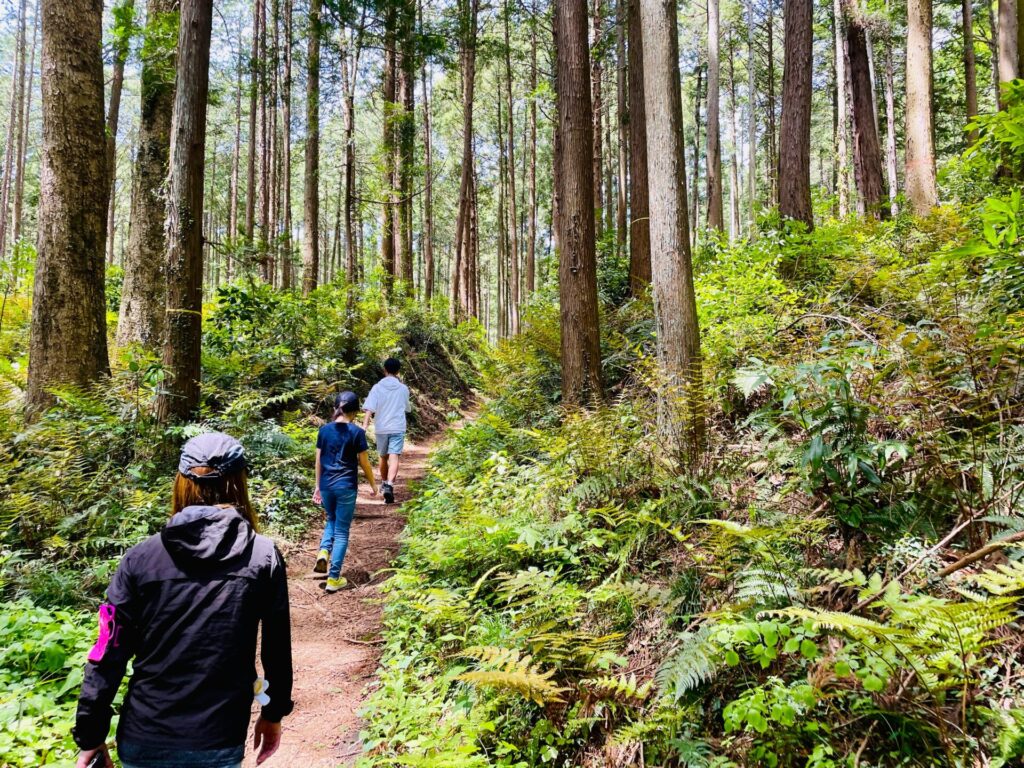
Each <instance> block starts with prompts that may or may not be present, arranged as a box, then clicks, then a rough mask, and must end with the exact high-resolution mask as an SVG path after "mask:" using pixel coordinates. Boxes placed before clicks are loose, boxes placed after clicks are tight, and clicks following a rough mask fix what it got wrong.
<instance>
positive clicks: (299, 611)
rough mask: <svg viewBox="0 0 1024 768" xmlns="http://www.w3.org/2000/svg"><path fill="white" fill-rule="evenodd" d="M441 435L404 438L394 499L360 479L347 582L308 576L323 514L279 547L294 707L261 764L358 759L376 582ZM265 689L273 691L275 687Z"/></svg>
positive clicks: (306, 765)
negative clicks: (330, 585) (342, 585)
mask: <svg viewBox="0 0 1024 768" xmlns="http://www.w3.org/2000/svg"><path fill="white" fill-rule="evenodd" d="M444 435H445V431H441V432H439V433H438V434H436V435H434V436H432V437H430V438H426V439H424V440H422V441H419V442H415V443H413V442H410V441H407V442H406V448H405V451H404V452H403V454H402V466H401V470H400V476H399V478H398V481H397V483H396V484H395V502H396V503H395V504H392V505H390V506H385V504H384V500H383V499H382V498H381V497H380V496H377V497H376V498H371V497H370V488H369V486H368V485H367V484H366V483H365V481H364V482H361V483H360V486H359V498H358V500H357V501H356V514H355V519H354V520H353V521H352V529H351V534H350V539H349V548H348V552H347V554H346V556H345V565H344V568H343V570H342V575H343V576H345V578H347V579H348V581H349V587H347V588H346V589H343V590H341V591H340V592H337V593H335V594H327V593H325V592H324V590H323V588H324V586H325V584H326V583H327V582H326V578H325V577H324V576H322V575H318V574H314V573H313V563H314V560H315V559H316V553H317V550H318V548H319V543H320V535H321V533H322V532H323V527H322V525H323V522H322V516H321V517H320V518H316V519H315V520H314V521H313V522H312V523H311V524H310V528H309V530H308V531H307V532H306V534H305V536H304V537H303V539H302V541H301V542H300V543H297V544H292V545H290V546H289V545H282V547H283V549H284V555H285V559H286V560H287V562H288V595H289V599H290V601H291V621H292V661H293V666H294V669H295V682H294V686H293V691H292V698H293V700H294V701H295V710H294V711H293V712H292V714H291V715H289V716H288V717H286V718H285V719H284V730H283V734H282V737H281V748H280V749H279V750H278V751H277V754H275V755H274V756H273V757H272V758H270V760H268V761H267V762H266V763H264V766H266V768H336V767H337V766H342V765H351V764H352V763H353V762H354V761H355V758H356V757H358V756H359V754H360V752H361V746H360V743H359V728H360V725H361V721H360V719H359V715H358V714H357V713H358V711H359V708H360V707H361V706H362V702H363V698H364V696H363V694H364V691H365V688H366V686H367V684H368V683H369V682H370V681H371V680H372V679H373V678H374V674H375V672H376V670H377V661H378V659H379V658H380V647H381V635H380V632H381V605H380V603H379V599H380V596H381V593H380V585H381V584H382V583H383V582H384V581H385V580H386V579H387V575H386V574H382V573H379V571H381V569H384V568H387V567H388V566H389V565H390V564H391V562H392V560H393V559H394V557H395V555H396V554H397V553H398V548H399V541H398V539H399V535H400V534H401V532H402V529H403V528H404V526H405V518H404V516H403V515H402V505H403V503H404V502H405V501H407V500H408V499H409V498H410V497H411V495H412V494H411V493H410V491H409V484H410V483H414V482H416V481H418V480H420V479H422V478H423V476H424V475H425V473H426V468H427V459H428V457H429V456H430V452H431V450H432V449H433V447H434V446H435V445H436V443H437V442H438V441H439V440H440V439H442V438H443V437H444ZM374 469H375V470H376V467H374ZM310 503H311V504H312V502H310ZM268 693H269V694H270V695H271V696H273V695H274V691H273V688H271V689H270V690H268ZM253 722H255V718H253ZM246 751H247V754H246V759H245V762H244V763H243V766H244V768H253V766H255V765H256V757H255V753H253V751H252V726H251V725H250V729H249V744H248V746H247V750H246Z"/></svg>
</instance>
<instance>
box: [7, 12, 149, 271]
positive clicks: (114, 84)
mask: <svg viewBox="0 0 1024 768" xmlns="http://www.w3.org/2000/svg"><path fill="white" fill-rule="evenodd" d="M21 4H22V8H23V9H24V5H25V0H21ZM120 7H121V8H122V12H124V13H126V14H129V15H131V14H133V13H134V10H135V2H134V0H125V2H124V3H123V4H122V5H121V6H120ZM22 27H23V28H24V21H22ZM22 34H24V29H23V30H22ZM115 34H116V35H117V37H115V38H114V41H113V48H114V51H113V52H114V72H113V76H112V77H111V80H110V103H109V105H108V107H107V152H106V157H107V168H108V173H109V178H110V195H109V200H108V201H107V263H108V264H113V263H114V207H115V206H114V203H115V195H114V190H115V188H116V186H117V184H116V182H117V123H118V120H119V118H120V115H121V91H122V90H123V88H124V63H125V61H126V60H127V59H128V47H129V44H130V43H131V38H130V37H129V33H128V31H127V30H117V32H115ZM21 66H22V71H21V79H22V80H24V77H25V62H24V56H23V57H22V64H21Z"/></svg>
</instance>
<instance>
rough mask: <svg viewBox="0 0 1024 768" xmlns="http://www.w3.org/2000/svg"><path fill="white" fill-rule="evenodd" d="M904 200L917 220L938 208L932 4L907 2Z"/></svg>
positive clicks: (928, 1) (924, 0)
mask: <svg viewBox="0 0 1024 768" xmlns="http://www.w3.org/2000/svg"><path fill="white" fill-rule="evenodd" d="M906 83H907V108H906V118H907V128H906V173H905V183H906V192H907V199H908V200H909V201H910V205H911V207H912V208H913V211H914V213H915V214H917V215H918V216H924V215H926V214H927V213H929V212H930V211H931V210H932V208H934V207H935V206H936V205H938V192H937V191H936V186H935V139H934V135H933V133H932V130H933V129H932V0H907V74H906Z"/></svg>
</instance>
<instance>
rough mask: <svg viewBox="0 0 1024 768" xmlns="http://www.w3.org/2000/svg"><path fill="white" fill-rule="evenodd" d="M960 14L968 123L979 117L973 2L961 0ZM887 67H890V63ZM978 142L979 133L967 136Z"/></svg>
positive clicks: (973, 131) (970, 140)
mask: <svg viewBox="0 0 1024 768" xmlns="http://www.w3.org/2000/svg"><path fill="white" fill-rule="evenodd" d="M960 12H961V19H962V22H963V26H962V29H963V39H964V84H965V88H964V91H965V93H964V98H965V100H966V102H967V122H970V121H972V120H973V119H974V118H975V117H977V116H978V75H977V72H976V66H975V61H974V8H973V7H972V0H960ZM887 58H888V57H887ZM886 66H890V65H889V64H888V61H887V63H886ZM887 85H888V84H887ZM887 98H888V94H887ZM887 104H888V102H887ZM977 140H978V131H977V130H971V131H970V132H969V133H968V134H967V141H968V143H970V144H973V143H974V142H976V141H977Z"/></svg>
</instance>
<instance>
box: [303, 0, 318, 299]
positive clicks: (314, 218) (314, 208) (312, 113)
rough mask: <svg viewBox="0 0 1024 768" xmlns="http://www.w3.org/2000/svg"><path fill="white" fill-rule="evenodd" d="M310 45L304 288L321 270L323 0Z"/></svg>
mask: <svg viewBox="0 0 1024 768" xmlns="http://www.w3.org/2000/svg"><path fill="white" fill-rule="evenodd" d="M308 35H309V37H308V39H307V49H306V168H305V176H304V182H303V193H302V212H303V213H302V222H303V223H302V292H303V294H305V295H307V296H308V295H309V294H310V292H311V291H313V290H315V289H316V286H317V276H318V275H319V274H320V0H310V2H309V31H308Z"/></svg>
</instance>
